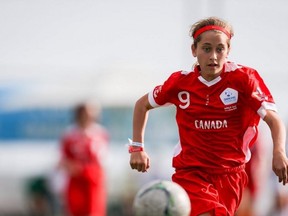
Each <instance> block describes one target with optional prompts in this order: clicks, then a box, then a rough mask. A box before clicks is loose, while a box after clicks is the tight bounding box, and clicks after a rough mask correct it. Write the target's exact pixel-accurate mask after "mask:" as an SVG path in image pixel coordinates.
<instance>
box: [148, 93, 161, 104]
mask: <svg viewBox="0 0 288 216" xmlns="http://www.w3.org/2000/svg"><path fill="white" fill-rule="evenodd" d="M148 101H149V103H150V105H151V106H152V107H159V106H160V105H159V104H157V103H156V101H155V100H154V97H153V91H151V92H149V93H148Z"/></svg>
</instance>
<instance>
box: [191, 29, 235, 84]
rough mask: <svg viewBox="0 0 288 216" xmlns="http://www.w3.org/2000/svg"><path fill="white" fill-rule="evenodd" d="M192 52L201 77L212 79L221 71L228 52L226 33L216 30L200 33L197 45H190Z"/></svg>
mask: <svg viewBox="0 0 288 216" xmlns="http://www.w3.org/2000/svg"><path fill="white" fill-rule="evenodd" d="M192 54H193V56H194V57H197V61H198V63H199V65H200V68H201V75H202V76H203V78H204V79H206V80H208V81H210V80H213V79H214V78H216V77H217V76H219V74H220V73H221V72H222V69H223V65H224V63H225V62H226V58H227V56H228V54H229V47H228V37H227V35H226V34H224V33H222V32H218V31H206V32H204V33H202V34H201V40H200V41H199V42H198V43H197V47H195V46H194V45H192Z"/></svg>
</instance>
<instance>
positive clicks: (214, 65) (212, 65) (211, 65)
mask: <svg viewBox="0 0 288 216" xmlns="http://www.w3.org/2000/svg"><path fill="white" fill-rule="evenodd" d="M208 66H209V67H217V66H218V64H216V63H211V64H208Z"/></svg>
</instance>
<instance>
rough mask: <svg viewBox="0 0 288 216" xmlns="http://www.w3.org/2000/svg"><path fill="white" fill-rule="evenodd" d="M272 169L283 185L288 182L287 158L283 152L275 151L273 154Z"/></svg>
mask: <svg viewBox="0 0 288 216" xmlns="http://www.w3.org/2000/svg"><path fill="white" fill-rule="evenodd" d="M272 169H273V171H274V173H275V174H276V175H277V176H278V179H279V182H282V183H283V185H285V184H286V183H288V159H287V157H286V155H285V154H281V153H277V154H274V155H273V164H272Z"/></svg>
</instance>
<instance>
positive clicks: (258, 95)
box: [252, 87, 268, 101]
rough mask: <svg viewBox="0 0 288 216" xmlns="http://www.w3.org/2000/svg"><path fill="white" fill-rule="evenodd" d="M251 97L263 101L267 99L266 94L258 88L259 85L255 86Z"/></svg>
mask: <svg viewBox="0 0 288 216" xmlns="http://www.w3.org/2000/svg"><path fill="white" fill-rule="evenodd" d="M252 97H254V98H256V99H257V100H259V101H265V100H268V97H267V95H265V93H264V92H262V90H261V89H260V87H257V88H256V91H254V92H253V93H252Z"/></svg>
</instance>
